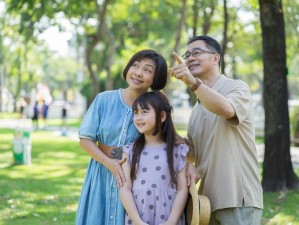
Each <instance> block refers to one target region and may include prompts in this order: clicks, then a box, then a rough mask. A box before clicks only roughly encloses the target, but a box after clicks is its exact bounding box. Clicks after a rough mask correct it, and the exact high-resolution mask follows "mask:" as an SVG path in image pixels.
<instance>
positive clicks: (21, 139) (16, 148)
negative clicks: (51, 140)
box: [13, 129, 31, 165]
mask: <svg viewBox="0 0 299 225" xmlns="http://www.w3.org/2000/svg"><path fill="white" fill-rule="evenodd" d="M13 157H14V161H15V163H17V164H26V165H29V164H31V139H30V131H29V130H23V129H16V130H15V134H14V138H13Z"/></svg>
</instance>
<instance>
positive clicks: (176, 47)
mask: <svg viewBox="0 0 299 225" xmlns="http://www.w3.org/2000/svg"><path fill="white" fill-rule="evenodd" d="M186 9H187V0H182V7H181V12H180V14H181V19H180V22H179V26H178V29H177V33H176V38H175V44H174V48H173V51H175V52H178V50H179V47H180V42H181V36H182V30H183V28H184V24H185V18H186ZM174 63H175V62H174V58H173V57H172V56H171V57H170V67H172V66H173V65H174Z"/></svg>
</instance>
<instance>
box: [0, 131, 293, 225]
mask: <svg viewBox="0 0 299 225" xmlns="http://www.w3.org/2000/svg"><path fill="white" fill-rule="evenodd" d="M179 133H180V134H182V135H184V132H183V131H180V132H179ZM31 139H32V164H31V165H14V164H13V162H14V161H13V153H12V140H13V130H10V129H1V128H0V225H27V224H28V225H41V224H42V225H48V224H49V225H50V224H61V225H69V224H74V220H75V213H76V209H77V201H78V198H79V195H80V191H81V187H82V182H83V179H84V176H85V173H86V169H87V165H88V162H89V156H87V154H86V153H85V152H84V151H83V150H82V149H80V147H79V144H78V142H77V140H71V139H70V138H68V137H62V136H56V135H55V133H54V132H50V131H34V132H33V133H32V134H31ZM296 173H297V174H298V175H299V170H298V169H297V170H296ZM298 205H299V191H289V192H287V193H265V194H264V206H265V209H264V212H263V220H262V224H263V225H291V224H292V225H299V207H298Z"/></svg>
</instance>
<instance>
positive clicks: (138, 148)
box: [130, 91, 177, 184]
mask: <svg viewBox="0 0 299 225" xmlns="http://www.w3.org/2000/svg"><path fill="white" fill-rule="evenodd" d="M138 106H139V107H140V108H142V109H147V110H148V109H149V108H150V106H151V107H152V108H153V109H154V110H155V113H156V126H155V130H154V132H153V135H157V134H158V135H159V134H160V135H161V139H162V140H163V141H164V142H166V143H167V163H168V168H169V171H170V178H171V182H172V183H174V184H177V182H176V173H175V170H174V165H173V148H174V144H175V135H176V133H175V128H174V125H173V121H172V117H171V111H172V107H171V105H170V104H169V101H168V99H167V97H166V96H165V95H164V94H162V93H161V92H159V91H150V92H146V93H144V94H142V95H140V96H139V97H138V98H137V99H136V100H135V101H134V103H133V106H132V109H133V112H134V111H137V110H138ZM163 111H164V112H165V113H166V119H165V121H164V122H162V121H161V114H162V112H163ZM144 146H145V137H144V134H141V135H140V136H139V137H138V138H137V140H136V141H135V143H134V146H133V156H132V165H131V174H130V177H131V179H132V180H134V179H136V173H137V170H138V164H139V160H140V155H141V153H142V150H143V148H144Z"/></svg>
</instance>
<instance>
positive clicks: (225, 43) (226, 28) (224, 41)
mask: <svg viewBox="0 0 299 225" xmlns="http://www.w3.org/2000/svg"><path fill="white" fill-rule="evenodd" d="M223 14H224V26H223V41H222V56H221V58H222V60H221V73H222V74H224V70H225V60H224V56H225V53H226V46H227V42H228V40H227V31H228V20H229V17H228V12H227V6H226V0H223Z"/></svg>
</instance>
